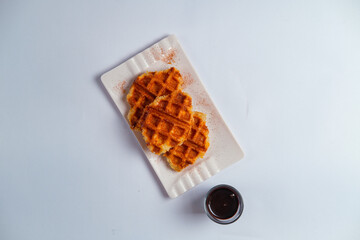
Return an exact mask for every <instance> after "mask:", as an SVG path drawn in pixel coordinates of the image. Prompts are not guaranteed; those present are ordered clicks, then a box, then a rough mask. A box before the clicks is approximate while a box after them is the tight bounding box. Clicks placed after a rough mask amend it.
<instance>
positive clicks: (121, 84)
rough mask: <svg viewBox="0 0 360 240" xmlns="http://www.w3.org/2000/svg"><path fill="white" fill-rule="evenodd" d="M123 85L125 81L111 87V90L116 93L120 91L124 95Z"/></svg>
mask: <svg viewBox="0 0 360 240" xmlns="http://www.w3.org/2000/svg"><path fill="white" fill-rule="evenodd" d="M125 84H126V81H121V82H119V83H118V84H116V85H115V86H114V87H113V90H114V91H116V92H120V91H121V92H122V93H126V89H125Z"/></svg>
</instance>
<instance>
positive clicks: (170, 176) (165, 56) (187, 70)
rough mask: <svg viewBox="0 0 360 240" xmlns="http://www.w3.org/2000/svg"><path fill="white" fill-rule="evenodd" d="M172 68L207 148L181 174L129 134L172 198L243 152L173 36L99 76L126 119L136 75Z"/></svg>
mask: <svg viewBox="0 0 360 240" xmlns="http://www.w3.org/2000/svg"><path fill="white" fill-rule="evenodd" d="M170 67H176V68H177V69H179V70H180V73H181V74H182V76H183V78H184V82H185V83H184V85H183V90H184V91H185V92H187V93H189V94H190V95H191V97H192V99H193V110H194V111H200V112H203V113H205V114H206V115H207V126H208V128H209V131H210V133H209V138H210V147H209V149H208V151H207V152H206V154H205V156H204V158H202V159H198V160H197V161H196V163H195V164H193V165H191V166H189V167H187V168H185V169H184V170H183V171H182V172H176V171H174V170H172V169H171V168H170V167H169V165H168V163H167V161H166V159H165V158H164V157H161V156H158V155H156V154H153V153H152V152H150V151H149V150H148V148H147V147H146V144H145V142H144V140H143V138H142V136H141V133H139V132H136V131H133V132H134V134H135V136H136V138H137V139H138V141H139V144H140V146H141V147H142V149H143V151H144V153H145V155H146V157H147V158H148V159H149V161H150V164H151V166H152V167H153V168H154V171H155V172H156V174H157V175H158V177H159V179H160V181H161V183H162V184H163V186H164V188H165V190H166V192H167V193H168V194H169V196H170V197H171V198H175V197H177V196H179V195H181V194H183V193H184V192H186V191H187V190H189V189H191V188H193V187H195V186H196V185H198V184H199V183H201V182H203V181H205V180H206V179H208V178H210V177H211V176H213V175H215V174H216V173H217V172H219V171H220V170H222V169H224V168H226V167H228V166H229V165H231V164H233V163H235V162H237V161H239V160H240V159H241V158H243V156H244V153H243V151H242V150H241V147H240V146H239V144H238V143H237V142H236V140H235V138H234V137H233V135H232V133H231V132H230V130H229V128H228V127H227V126H226V124H225V122H224V120H223V119H222V117H221V116H220V114H219V112H218V110H217V109H216V107H215V105H214V103H213V102H212V100H211V98H210V96H209V94H208V92H207V91H206V90H205V87H204V86H203V84H202V82H201V81H200V78H199V76H198V75H197V74H196V72H195V70H194V68H193V66H192V65H191V64H190V61H189V60H188V58H187V57H186V55H185V53H184V51H183V49H182V48H181V46H180V44H179V42H178V40H177V39H176V37H175V36H174V35H171V36H168V37H167V38H164V39H162V40H161V41H159V42H158V43H156V44H154V45H153V46H151V47H149V48H148V49H146V50H144V51H143V52H141V53H139V54H137V55H136V56H134V57H132V58H130V59H129V60H127V61H126V62H124V63H123V64H121V65H119V66H117V67H116V68H114V69H112V70H110V71H109V72H107V73H105V74H103V75H102V76H101V81H102V82H103V84H104V86H105V88H106V90H107V91H108V92H109V94H110V96H111V98H112V99H113V100H114V102H115V104H116V106H117V107H118V108H119V110H120V112H121V113H122V115H123V116H124V117H125V119H126V121H128V120H127V113H128V111H129V109H130V106H129V104H128V103H127V101H126V95H127V93H128V90H129V89H130V87H131V85H132V83H133V81H134V80H135V78H136V77H137V76H139V75H140V74H142V73H145V72H147V71H160V70H164V69H168V68H170Z"/></svg>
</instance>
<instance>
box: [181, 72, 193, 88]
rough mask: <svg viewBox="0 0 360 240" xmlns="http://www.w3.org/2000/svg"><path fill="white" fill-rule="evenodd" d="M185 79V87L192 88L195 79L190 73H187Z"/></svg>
mask: <svg viewBox="0 0 360 240" xmlns="http://www.w3.org/2000/svg"><path fill="white" fill-rule="evenodd" d="M183 79H184V83H183V87H187V86H190V85H191V84H193V82H194V79H193V78H192V76H191V74H190V73H186V74H185V75H184V77H183Z"/></svg>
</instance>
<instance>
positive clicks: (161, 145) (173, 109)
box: [141, 90, 193, 154]
mask: <svg viewBox="0 0 360 240" xmlns="http://www.w3.org/2000/svg"><path fill="white" fill-rule="evenodd" d="M192 120H193V118H192V99H191V97H190V96H189V95H188V94H186V93H184V92H182V91H181V90H177V91H174V92H173V93H171V94H170V95H166V96H161V97H157V98H156V99H155V101H154V102H153V103H151V104H149V105H148V106H147V107H146V108H145V110H144V114H143V115H142V117H141V123H142V125H141V129H142V134H143V137H144V140H145V142H146V144H147V146H148V148H149V149H150V151H152V152H154V153H156V154H162V153H164V152H167V151H168V150H169V149H170V148H172V147H175V146H177V145H179V144H182V143H183V142H184V141H185V140H186V138H187V136H188V134H189V132H190V129H191V125H192Z"/></svg>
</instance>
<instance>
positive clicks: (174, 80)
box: [127, 68, 183, 130]
mask: <svg viewBox="0 0 360 240" xmlns="http://www.w3.org/2000/svg"><path fill="white" fill-rule="evenodd" d="M182 83H183V80H182V77H181V74H180V72H179V70H177V69H175V68H170V69H168V70H165V71H160V72H148V73H145V74H143V75H141V76H139V77H138V78H137V79H136V80H135V82H134V84H133V85H132V86H131V88H130V92H129V94H128V95H127V101H128V103H129V104H130V107H131V109H130V111H129V113H128V120H129V122H130V127H131V128H132V129H136V130H140V125H141V123H140V122H139V121H140V119H141V116H142V114H143V112H144V109H145V107H146V106H147V105H149V104H150V103H152V102H153V101H154V99H155V98H156V97H157V96H164V95H168V94H171V93H172V92H173V91H175V90H178V89H180V87H181V85H182Z"/></svg>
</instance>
